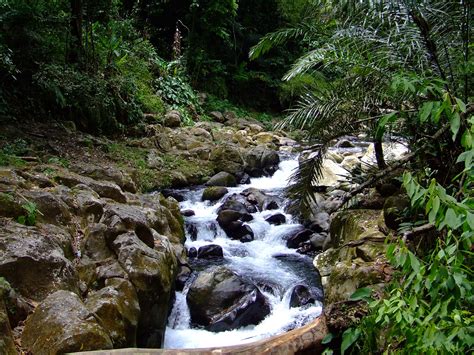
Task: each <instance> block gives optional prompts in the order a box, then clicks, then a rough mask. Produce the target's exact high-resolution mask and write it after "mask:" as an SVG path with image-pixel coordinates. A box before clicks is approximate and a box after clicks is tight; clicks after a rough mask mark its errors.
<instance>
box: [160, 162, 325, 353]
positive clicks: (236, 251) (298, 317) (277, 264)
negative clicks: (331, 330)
mask: <svg viewBox="0 0 474 355" xmlns="http://www.w3.org/2000/svg"><path fill="white" fill-rule="evenodd" d="M297 165H298V162H297V160H296V158H292V159H287V160H283V161H282V162H281V163H280V165H279V169H278V171H276V172H275V174H274V175H273V176H272V177H263V178H255V179H251V182H250V184H248V185H242V186H239V187H236V188H230V189H229V194H228V195H230V194H233V193H240V192H242V191H243V190H244V189H246V188H249V187H254V188H258V189H260V190H262V191H264V192H266V193H268V194H271V195H281V191H282V189H283V188H284V187H285V186H287V184H288V180H289V177H290V175H291V173H292V172H293V170H294V169H295V168H296V167H297ZM202 191H203V188H199V189H196V190H192V191H188V192H187V193H186V199H185V201H184V202H181V208H182V209H192V210H193V211H194V212H195V213H196V214H195V216H192V217H188V218H186V220H187V223H193V224H194V225H196V226H197V238H196V240H195V241H191V238H190V237H189V235H188V236H187V241H186V247H188V248H190V247H196V248H199V247H200V246H203V245H206V244H218V245H220V246H221V247H222V248H223V251H224V260H223V261H222V262H221V263H223V264H225V265H226V266H227V267H229V268H230V269H232V270H233V271H235V272H236V273H237V274H239V275H241V276H244V277H246V278H248V279H251V280H252V281H253V282H254V283H255V284H256V285H259V286H260V285H270V286H271V287H270V288H265V287H262V288H261V289H260V291H262V293H263V294H264V295H265V296H266V297H268V299H269V303H270V305H271V313H270V314H269V315H268V316H267V317H266V318H265V319H264V320H263V321H262V322H261V323H259V324H258V325H255V326H247V327H244V328H240V329H236V330H231V331H225V332H219V333H213V332H209V331H206V330H203V329H197V328H192V327H191V325H190V315H189V309H188V306H187V304H186V293H187V291H188V288H189V286H190V284H189V283H190V282H188V284H186V286H185V287H184V290H183V291H182V292H177V293H176V301H175V304H174V307H173V309H172V312H171V314H170V316H169V319H168V327H167V329H166V337H165V348H202V347H213V346H228V345H236V344H243V343H247V342H252V341H255V340H259V339H262V338H266V337H269V336H272V335H276V334H280V333H283V332H285V331H288V330H291V329H294V328H296V327H299V326H302V325H304V324H306V323H308V322H310V321H311V320H313V319H314V318H316V317H317V316H319V315H320V313H321V307H322V304H321V303H320V302H319V301H317V302H316V303H315V304H312V305H306V306H303V307H293V308H290V306H289V303H290V296H291V291H292V289H293V287H294V286H296V285H301V284H303V285H307V286H308V287H311V288H313V289H315V288H316V289H317V290H318V291H319V293H320V295H321V298H322V293H321V286H320V280H319V275H318V274H317V271H316V270H315V269H314V267H313V266H312V263H311V259H309V258H308V257H305V256H303V255H300V254H298V253H297V252H296V251H295V250H294V249H288V248H287V247H286V241H285V239H284V237H285V236H288V235H289V234H291V233H292V232H293V233H294V232H296V231H297V230H299V229H300V228H301V226H300V225H299V224H298V223H297V222H296V221H294V219H293V217H292V216H291V215H289V214H287V213H285V211H284V206H280V207H281V208H280V209H278V210H272V211H262V212H256V213H253V214H252V215H253V217H254V219H253V220H252V221H250V222H248V225H249V226H250V227H251V228H252V230H253V231H254V234H255V240H254V241H252V242H249V243H241V242H240V241H238V240H231V239H230V238H228V237H227V236H226V235H225V233H224V231H223V230H222V229H221V228H220V227H219V226H218V224H217V222H216V218H217V209H218V208H219V207H220V205H221V204H222V202H223V200H225V198H226V196H224V198H223V199H221V200H220V201H217V202H214V203H210V202H202V201H201V196H202ZM278 212H280V213H283V214H284V215H285V216H286V219H287V222H286V223H285V224H283V225H279V226H275V225H270V224H269V223H268V222H266V221H265V218H266V217H268V216H270V215H273V214H275V213H278ZM208 265H209V266H210V265H212V263H209V264H208ZM192 266H194V265H192ZM202 267H203V266H202V264H200V265H199V268H202ZM269 289H271V290H272V292H270V291H269Z"/></svg>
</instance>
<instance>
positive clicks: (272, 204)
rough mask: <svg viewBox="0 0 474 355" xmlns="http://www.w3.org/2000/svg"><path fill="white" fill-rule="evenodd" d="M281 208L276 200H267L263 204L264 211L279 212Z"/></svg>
mask: <svg viewBox="0 0 474 355" xmlns="http://www.w3.org/2000/svg"><path fill="white" fill-rule="evenodd" d="M279 208H280V206H278V202H277V201H275V200H274V199H266V200H265V202H264V203H263V210H277V209H279Z"/></svg>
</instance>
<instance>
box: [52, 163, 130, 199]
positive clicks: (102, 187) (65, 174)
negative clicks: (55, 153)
mask: <svg viewBox="0 0 474 355" xmlns="http://www.w3.org/2000/svg"><path fill="white" fill-rule="evenodd" d="M55 179H56V181H58V182H59V183H60V184H63V185H66V186H67V187H70V188H72V187H74V186H76V185H79V184H83V185H86V186H88V187H89V188H91V189H92V190H94V191H95V192H97V193H98V194H99V196H100V197H106V198H110V199H112V200H115V201H117V202H121V203H125V202H127V198H126V197H125V194H124V193H123V191H122V189H121V188H120V186H118V185H117V184H115V183H113V182H109V181H99V180H94V179H91V178H89V177H87V176H82V175H78V174H75V173H72V172H70V171H67V170H64V169H63V170H59V171H57V172H56V176H55Z"/></svg>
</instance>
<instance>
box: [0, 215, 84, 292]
mask: <svg viewBox="0 0 474 355" xmlns="http://www.w3.org/2000/svg"><path fill="white" fill-rule="evenodd" d="M0 223H2V222H0ZM71 242H72V238H71V236H70V235H69V234H68V233H67V232H65V231H64V230H62V229H60V228H58V227H56V226H53V225H40V226H37V227H26V226H23V225H21V224H18V223H15V222H12V221H10V222H6V223H5V224H3V225H0V275H2V276H3V277H4V278H5V279H6V280H7V281H8V282H9V283H10V284H11V285H12V287H13V288H14V289H16V290H17V291H18V292H19V293H21V294H22V295H23V296H25V297H28V298H31V299H33V300H35V301H41V300H43V299H44V298H45V297H46V296H47V295H48V294H50V293H52V292H54V291H56V290H61V289H64V290H70V291H73V292H78V276H77V273H76V270H75V268H74V266H73V264H72V263H71V261H70V260H69V259H68V257H72V247H71Z"/></svg>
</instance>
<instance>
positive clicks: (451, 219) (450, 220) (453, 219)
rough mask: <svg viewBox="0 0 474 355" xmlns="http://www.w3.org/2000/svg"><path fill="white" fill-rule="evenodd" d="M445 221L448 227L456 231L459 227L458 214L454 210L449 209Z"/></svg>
mask: <svg viewBox="0 0 474 355" xmlns="http://www.w3.org/2000/svg"><path fill="white" fill-rule="evenodd" d="M444 220H445V222H446V224H447V225H448V227H450V228H452V229H456V228H457V227H458V226H459V222H460V221H459V217H458V216H457V215H456V212H454V210H453V209H452V208H448V211H447V212H446V216H445V217H444Z"/></svg>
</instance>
